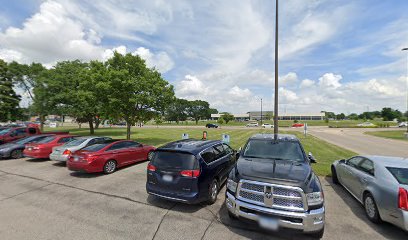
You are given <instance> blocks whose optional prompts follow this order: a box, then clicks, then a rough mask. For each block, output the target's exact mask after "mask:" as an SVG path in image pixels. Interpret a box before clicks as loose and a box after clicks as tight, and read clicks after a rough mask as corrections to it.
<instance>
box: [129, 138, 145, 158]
mask: <svg viewBox="0 0 408 240" xmlns="http://www.w3.org/2000/svg"><path fill="white" fill-rule="evenodd" d="M128 153H129V159H130V161H131V162H139V161H143V160H146V159H147V157H146V156H147V153H146V149H145V148H144V147H143V145H142V144H140V143H138V142H130V147H129V152H128Z"/></svg>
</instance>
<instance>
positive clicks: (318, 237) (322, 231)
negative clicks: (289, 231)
mask: <svg viewBox="0 0 408 240" xmlns="http://www.w3.org/2000/svg"><path fill="white" fill-rule="evenodd" d="M323 234H324V227H323V228H322V230H320V231H318V232H314V233H310V234H309V236H311V237H312V238H316V239H320V238H322V237H323Z"/></svg>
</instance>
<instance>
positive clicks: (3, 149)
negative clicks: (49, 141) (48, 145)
mask: <svg viewBox="0 0 408 240" xmlns="http://www.w3.org/2000/svg"><path fill="white" fill-rule="evenodd" d="M49 136H51V135H49V134H44V135H34V136H28V137H25V138H21V139H18V140H15V141H13V142H9V143H6V144H3V145H0V159H1V158H14V159H17V158H22V157H23V150H24V148H25V145H26V144H29V143H35V142H38V141H40V140H42V139H44V138H46V137H49Z"/></svg>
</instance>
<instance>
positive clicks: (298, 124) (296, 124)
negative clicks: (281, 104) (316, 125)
mask: <svg viewBox="0 0 408 240" xmlns="http://www.w3.org/2000/svg"><path fill="white" fill-rule="evenodd" d="M304 126H305V125H304V124H303V123H294V124H292V127H295V128H298V127H304Z"/></svg>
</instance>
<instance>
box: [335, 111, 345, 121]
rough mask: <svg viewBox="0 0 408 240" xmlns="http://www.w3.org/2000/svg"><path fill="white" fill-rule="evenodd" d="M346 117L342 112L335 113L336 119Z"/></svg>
mask: <svg viewBox="0 0 408 240" xmlns="http://www.w3.org/2000/svg"><path fill="white" fill-rule="evenodd" d="M345 118H346V115H345V114H344V113H340V114H337V115H336V119H340V120H344V119H345Z"/></svg>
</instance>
